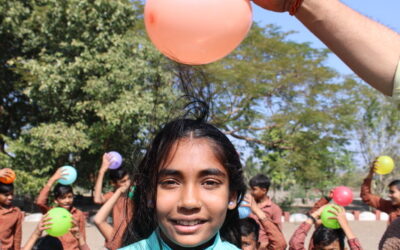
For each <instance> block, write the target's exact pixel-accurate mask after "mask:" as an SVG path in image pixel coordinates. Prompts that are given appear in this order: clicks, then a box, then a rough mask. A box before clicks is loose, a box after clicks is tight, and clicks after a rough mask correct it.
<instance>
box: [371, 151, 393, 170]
mask: <svg viewBox="0 0 400 250" xmlns="http://www.w3.org/2000/svg"><path fill="white" fill-rule="evenodd" d="M393 168H394V162H393V159H392V158H390V157H389V156H386V155H384V156H379V157H378V159H376V162H375V173H377V174H389V173H390V172H392V170H393Z"/></svg>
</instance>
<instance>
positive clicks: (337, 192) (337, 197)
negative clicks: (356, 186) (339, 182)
mask: <svg viewBox="0 0 400 250" xmlns="http://www.w3.org/2000/svg"><path fill="white" fill-rule="evenodd" d="M333 201H334V202H335V203H336V204H338V205H340V206H348V205H349V204H350V203H351V202H352V201H353V192H352V191H351V189H350V188H348V187H345V186H340V187H336V188H335V189H334V190H333Z"/></svg>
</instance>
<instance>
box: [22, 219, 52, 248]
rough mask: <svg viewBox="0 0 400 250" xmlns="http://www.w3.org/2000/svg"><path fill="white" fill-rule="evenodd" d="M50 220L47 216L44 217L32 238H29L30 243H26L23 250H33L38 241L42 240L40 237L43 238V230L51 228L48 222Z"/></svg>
mask: <svg viewBox="0 0 400 250" xmlns="http://www.w3.org/2000/svg"><path fill="white" fill-rule="evenodd" d="M50 219H51V218H49V217H47V214H45V215H43V216H42V218H41V219H40V222H39V223H38V225H37V227H36V229H35V231H33V233H32V235H31V237H29V239H28V241H27V242H26V244H25V246H24V247H23V248H22V250H31V249H32V248H33V246H34V245H35V243H36V241H37V240H38V239H39V238H40V236H42V232H43V230H45V229H48V228H50V226H51V223H50V222H48V221H49V220H50Z"/></svg>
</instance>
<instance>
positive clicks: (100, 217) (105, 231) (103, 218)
mask: <svg viewBox="0 0 400 250" xmlns="http://www.w3.org/2000/svg"><path fill="white" fill-rule="evenodd" d="M130 184H131V183H130V181H129V180H128V182H125V183H124V185H122V186H120V187H119V188H118V189H117V190H115V192H114V193H113V195H112V196H111V198H110V199H108V200H107V202H106V203H104V205H103V206H102V207H101V208H100V210H99V211H98V212H97V214H96V216H95V217H94V223H95V224H96V226H97V228H98V229H99V230H100V233H101V234H102V235H103V236H104V238H106V240H107V241H109V242H110V239H112V238H111V237H113V235H114V231H115V230H114V228H113V227H112V226H111V225H110V224H108V223H107V217H108V216H109V214H110V212H111V210H114V209H115V204H116V203H118V201H119V200H120V198H121V196H123V195H126V192H127V191H128V189H129V187H130ZM130 213H132V211H130ZM127 223H129V221H127ZM125 224H126V223H125ZM126 226H127V224H126V225H125V227H124V228H123V230H121V239H120V240H121V241H122V236H123V235H122V232H124V231H125V229H126ZM121 243H122V242H119V246H120V245H121ZM119 246H118V247H119Z"/></svg>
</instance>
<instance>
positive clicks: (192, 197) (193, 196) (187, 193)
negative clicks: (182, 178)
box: [178, 185, 201, 210]
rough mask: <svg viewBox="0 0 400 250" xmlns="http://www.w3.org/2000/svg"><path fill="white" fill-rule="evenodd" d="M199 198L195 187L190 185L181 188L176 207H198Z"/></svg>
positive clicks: (186, 208)
mask: <svg viewBox="0 0 400 250" xmlns="http://www.w3.org/2000/svg"><path fill="white" fill-rule="evenodd" d="M200 207H201V200H200V197H199V194H198V192H197V190H196V188H195V187H193V186H192V185H190V186H186V187H184V188H183V190H182V193H181V198H180V200H179V202H178V208H179V209H184V210H193V209H199V208H200Z"/></svg>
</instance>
